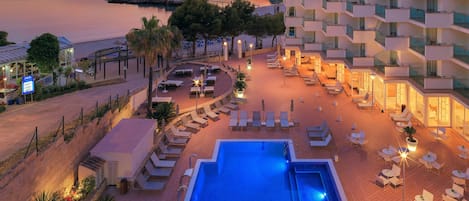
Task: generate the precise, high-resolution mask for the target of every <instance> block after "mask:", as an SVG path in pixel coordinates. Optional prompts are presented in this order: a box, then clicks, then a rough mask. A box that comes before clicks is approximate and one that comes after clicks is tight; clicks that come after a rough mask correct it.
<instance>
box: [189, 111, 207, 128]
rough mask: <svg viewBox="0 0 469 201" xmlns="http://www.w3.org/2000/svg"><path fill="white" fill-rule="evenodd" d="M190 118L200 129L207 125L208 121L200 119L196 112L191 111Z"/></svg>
mask: <svg viewBox="0 0 469 201" xmlns="http://www.w3.org/2000/svg"><path fill="white" fill-rule="evenodd" d="M191 118H192V121H193V122H195V123H198V124H200V125H201V126H202V127H205V126H207V125H208V121H207V120H206V119H204V118H202V117H200V116H199V115H198V114H197V113H196V111H192V112H191Z"/></svg>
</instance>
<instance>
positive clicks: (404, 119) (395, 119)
mask: <svg viewBox="0 0 469 201" xmlns="http://www.w3.org/2000/svg"><path fill="white" fill-rule="evenodd" d="M410 119H412V113H410V112H409V113H407V115H406V116H405V117H393V118H392V120H393V121H403V122H408V121H410Z"/></svg>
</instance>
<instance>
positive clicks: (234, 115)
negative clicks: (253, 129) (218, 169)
mask: <svg viewBox="0 0 469 201" xmlns="http://www.w3.org/2000/svg"><path fill="white" fill-rule="evenodd" d="M237 126H238V111H231V112H230V123H229V127H230V128H231V129H233V128H235V127H237Z"/></svg>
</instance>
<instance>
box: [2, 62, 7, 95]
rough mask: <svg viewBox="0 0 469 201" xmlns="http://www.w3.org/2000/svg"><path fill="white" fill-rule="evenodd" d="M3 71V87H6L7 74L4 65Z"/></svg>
mask: <svg viewBox="0 0 469 201" xmlns="http://www.w3.org/2000/svg"><path fill="white" fill-rule="evenodd" d="M2 71H3V88H5V89H6V88H7V76H6V68H5V66H3V67H2Z"/></svg>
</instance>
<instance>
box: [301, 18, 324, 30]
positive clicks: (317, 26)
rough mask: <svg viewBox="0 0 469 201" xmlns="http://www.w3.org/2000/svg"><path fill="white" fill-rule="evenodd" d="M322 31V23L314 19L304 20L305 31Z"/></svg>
mask: <svg viewBox="0 0 469 201" xmlns="http://www.w3.org/2000/svg"><path fill="white" fill-rule="evenodd" d="M321 29H322V21H314V20H312V19H306V18H305V19H304V22H303V30H304V31H320V30H321ZM326 30H327V29H326Z"/></svg>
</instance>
